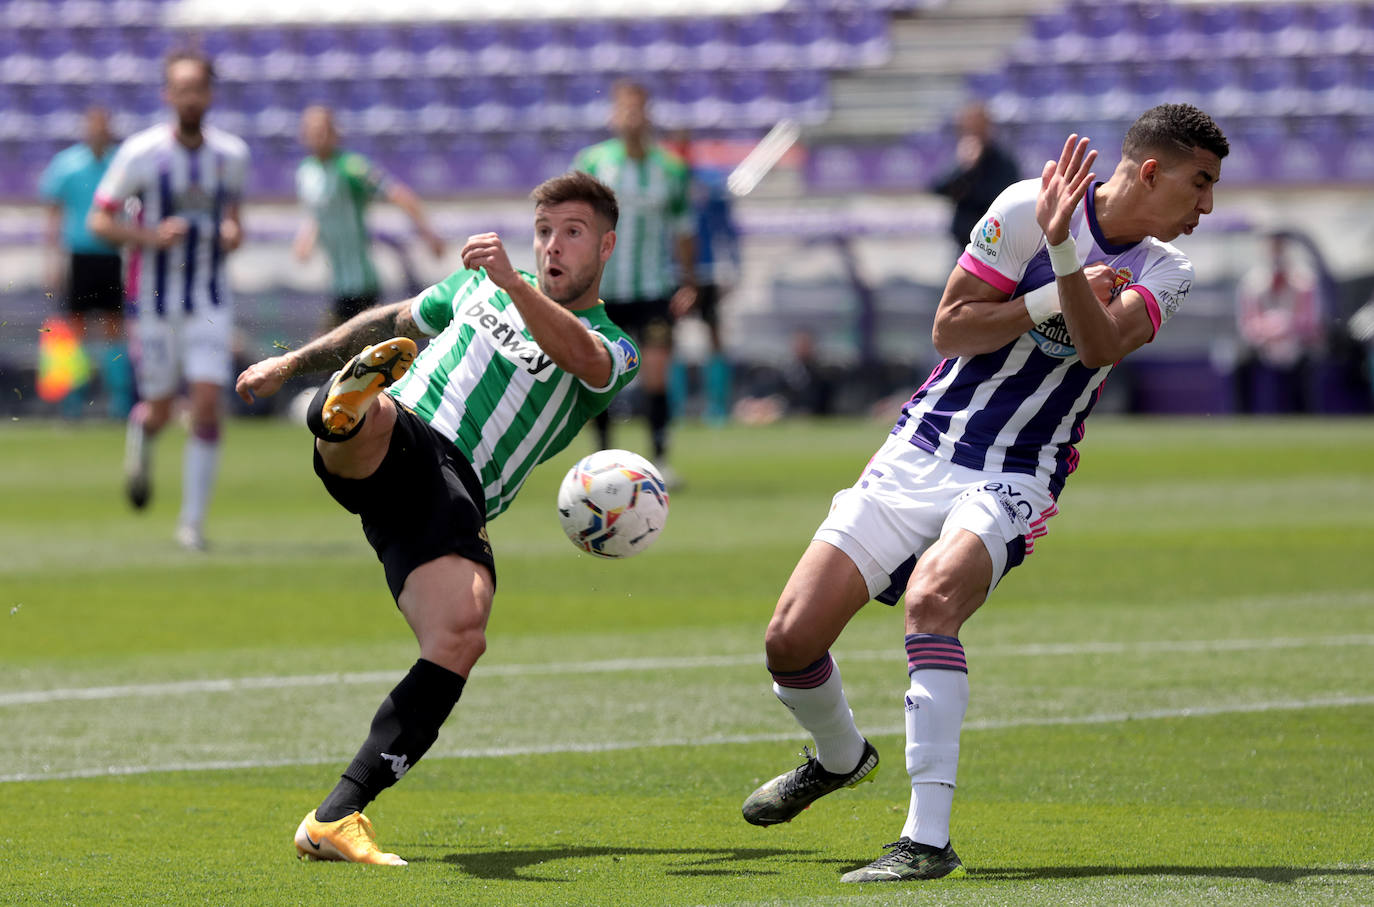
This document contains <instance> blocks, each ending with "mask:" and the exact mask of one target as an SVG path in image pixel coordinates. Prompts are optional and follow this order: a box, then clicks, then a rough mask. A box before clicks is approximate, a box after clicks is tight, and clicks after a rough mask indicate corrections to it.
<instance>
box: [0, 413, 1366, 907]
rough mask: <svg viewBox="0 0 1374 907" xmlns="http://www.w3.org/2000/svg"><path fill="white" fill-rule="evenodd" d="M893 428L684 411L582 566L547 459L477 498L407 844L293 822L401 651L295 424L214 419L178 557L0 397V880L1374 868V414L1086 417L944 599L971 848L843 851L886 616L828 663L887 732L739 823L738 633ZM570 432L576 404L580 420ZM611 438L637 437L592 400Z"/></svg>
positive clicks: (1118, 892)
mask: <svg viewBox="0 0 1374 907" xmlns="http://www.w3.org/2000/svg"><path fill="white" fill-rule="evenodd" d="M886 429H887V426H886V425H884V424H879V423H874V422H860V421H835V422H797V423H788V424H781V425H775V426H770V427H766V428H732V429H727V430H719V431H712V430H709V429H706V428H702V427H692V426H688V427H685V428H683V429H682V430H681V431H680V433H679V435H678V438H677V448H678V451H679V453H678V456H677V458H676V460H675V466H676V467H677V469H678V470H679V471H680V472H681V473H682V474H683V475H684V476H685V477H686V478H687V479H688V480H689V482H690V485H689V487H688V488H687V489H686V490H684V491H682V492H681V493H679V494H677V495H675V496H674V500H673V510H672V514H671V517H670V519H669V522H668V527H667V529H666V531H665V532H664V535H663V537H662V538H661V539H660V540H659V542H658V544H657V546H656V547H655V548H654V549H652V550H651V551H649V552H648V553H646V554H645V555H643V556H641V557H639V558H636V559H633V560H630V561H624V562H604V561H598V560H594V559H592V558H590V557H588V556H586V555H583V554H580V553H579V552H577V551H576V550H575V549H573V548H572V547H571V546H570V545H569V544H568V542H567V541H566V540H565V539H564V538H563V537H562V535H561V533H560V531H559V528H558V523H557V519H556V516H555V512H554V490H555V487H556V484H557V482H558V479H559V478H560V476H561V475H562V473H563V471H564V470H565V469H567V468H568V466H569V465H571V463H572V462H573V460H574V459H576V457H577V455H579V454H580V453H581V451H582V450H583V449H586V448H585V445H582V446H580V447H579V448H576V449H574V450H571V451H565V452H564V453H563V454H562V455H561V456H559V457H557V458H556V459H555V460H554V462H552V463H550V464H547V465H545V466H544V467H541V469H540V470H539V471H537V472H536V474H535V476H534V477H533V478H532V479H531V481H530V483H529V486H528V487H527V488H526V489H525V491H524V492H523V493H522V495H521V497H520V499H519V500H518V501H517V502H516V504H515V506H514V508H513V509H512V510H511V512H509V513H507V514H506V515H505V516H503V517H502V518H500V519H499V520H497V521H496V522H495V523H494V524H493V526H492V537H493V542H494V545H495V547H496V552H497V560H498V568H499V571H500V591H499V593H498V595H497V602H496V608H495V613H494V615H493V618H492V621H491V626H490V632H489V642H490V647H489V651H488V654H487V656H486V658H485V659H484V660H483V661H482V662H481V663H480V664H479V665H478V668H477V670H476V671H475V672H474V674H473V677H472V680H471V682H470V684H469V685H468V688H467V691H466V693H465V694H464V697H463V700H462V702H460V703H459V705H458V708H457V709H456V710H455V712H454V715H453V717H452V718H451V719H450V720H449V722H448V724H447V725H446V726H445V728H444V730H443V733H442V734H441V735H440V738H439V741H438V742H437V743H436V745H435V747H434V749H433V750H431V752H430V754H429V755H428V756H427V757H426V758H425V759H424V760H423V762H422V763H421V764H420V765H419V766H418V767H417V769H416V770H415V771H414V772H412V773H411V774H410V775H408V776H407V777H406V779H405V780H404V782H402V783H401V784H399V785H398V786H396V787H395V788H392V789H391V790H390V791H387V792H386V793H385V794H383V795H382V797H381V799H380V800H378V801H377V802H376V803H375V804H373V806H372V807H371V808H370V809H369V810H368V813H369V815H370V817H371V818H372V820H373V822H374V823H375V825H376V827H377V829H378V835H379V839H380V842H381V843H382V845H383V846H385V847H386V848H387V849H391V850H395V851H396V852H398V853H400V854H402V855H403V856H405V857H407V858H408V859H409V860H410V861H411V863H410V866H408V867H406V868H405V869H401V870H387V869H381V868H374V867H360V866H348V865H341V864H311V863H303V862H298V861H297V860H296V859H295V858H294V850H293V848H292V846H291V835H292V832H293V831H294V830H295V827H296V823H297V822H298V821H299V820H300V817H301V816H302V815H303V814H304V813H305V812H306V811H307V810H309V809H310V808H312V807H313V806H314V805H315V804H316V803H317V802H318V800H319V799H320V797H321V796H322V795H323V793H324V792H325V791H326V790H327V789H328V788H329V787H330V786H331V785H332V783H333V780H334V778H335V777H336V775H337V773H338V771H340V770H341V769H342V767H343V765H344V764H346V762H347V760H348V759H349V758H350V757H351V755H352V753H353V751H354V749H355V748H356V746H357V744H358V743H359V742H360V741H361V739H362V736H363V735H364V734H365V732H366V727H367V724H368V722H369V720H370V719H371V715H372V712H373V710H374V709H375V707H376V704H377V702H378V701H379V700H380V699H381V697H382V696H383V695H384V694H385V693H386V691H387V690H388V689H389V688H390V687H391V685H392V684H393V683H394V682H395V680H396V679H397V678H399V677H400V676H401V674H402V673H403V672H404V671H405V669H406V668H407V667H408V665H409V664H410V663H411V662H412V661H413V659H414V657H415V653H414V643H413V641H412V640H411V638H410V636H409V632H408V631H407V629H406V627H405V625H404V622H403V621H402V620H401V619H400V617H399V616H398V615H397V614H396V613H395V612H394V608H393V606H392V604H391V602H390V600H389V598H388V595H387V592H386V587H385V584H384V583H383V581H382V575H381V569H380V567H379V566H378V565H377V563H376V561H375V558H374V557H373V555H372V553H371V551H370V549H368V548H367V546H366V543H365V542H364V540H363V538H362V535H361V533H360V532H359V531H358V529H357V526H356V523H355V521H354V518H353V517H351V516H350V515H349V514H347V513H345V512H344V511H342V510H341V509H339V508H338V507H337V506H336V505H334V503H333V502H332V501H331V500H329V498H328V496H327V495H326V494H325V492H324V491H323V489H322V488H320V487H319V484H318V482H317V481H316V479H315V477H314V475H313V473H312V472H311V469H310V464H309V458H308V451H309V444H308V439H307V436H306V435H305V433H304V430H303V429H300V428H296V427H294V426H291V425H288V424H286V423H284V422H278V421H262V420H254V421H244V422H236V423H233V424H231V425H230V426H229V428H228V431H227V433H226V446H225V453H224V461H223V468H222V472H221V481H220V486H219V492H218V497H217V500H216V503H215V506H214V510H213V515H212V521H211V524H210V527H209V535H210V539H211V541H212V543H213V544H214V548H213V549H212V551H211V552H210V553H209V554H207V555H201V556H193V555H189V554H186V553H183V552H182V551H181V550H179V549H178V548H176V546H175V545H174V544H173V543H172V541H171V534H172V528H173V521H174V519H175V513H176V506H177V503H178V498H179V494H178V493H177V487H178V481H179V468H180V451H181V443H182V439H183V437H184V435H183V434H182V433H181V432H180V431H179V430H171V431H169V433H168V435H167V437H165V438H164V439H163V440H162V442H161V445H160V448H159V450H158V461H157V486H156V490H155V498H154V501H153V503H152V505H151V507H150V509H149V511H148V512H146V513H142V514H133V513H131V512H129V511H128V510H127V508H126V506H125V504H124V502H123V501H122V499H121V497H120V492H119V482H120V479H119V459H120V446H121V441H122V432H121V430H120V428H119V427H118V426H113V425H94V424H92V425H79V426H62V425H57V424H52V423H30V422H27V421H19V422H9V423H6V424H4V425H3V426H0V552H3V554H0V678H2V679H0V731H2V733H0V904H81V905H88V904H105V903H128V904H154V903H156V904H283V905H285V904H301V903H306V902H317V903H339V904H343V903H350V904H368V903H375V904H436V903H464V904H469V903H470V904H493V905H543V904H588V905H604V904H626V905H638V904H646V905H657V904H799V905H819V904H841V903H843V904H849V903H864V904H868V903H874V904H896V903H902V904H908V903H919V904H955V905H962V904H979V905H985V904H1006V905H1040V904H1055V905H1058V904H1208V905H1216V904H1264V905H1270V904H1323V905H1325V904H1351V905H1355V904H1366V905H1367V904H1371V903H1374V830H1371V829H1374V825H1372V824H1371V816H1374V783H1371V782H1374V424H1371V423H1370V422H1368V421H1356V420H1349V421H1318V420H1293V421H1284V420H1270V421H1243V420H1242V421H1221V422H1218V421H1202V420H1197V421H1157V420H1139V421H1112V420H1108V419H1100V420H1098V421H1097V422H1096V424H1093V425H1090V427H1089V431H1088V437H1087V440H1086V441H1085V443H1084V445H1083V465H1082V467H1081V468H1080V470H1079V472H1078V474H1077V475H1075V476H1074V477H1073V479H1072V480H1071V481H1070V483H1069V486H1068V488H1067V490H1066V492H1065V494H1064V495H1063V497H1062V499H1061V502H1060V503H1061V507H1062V511H1063V512H1062V513H1061V514H1060V515H1059V516H1057V517H1055V518H1054V519H1053V520H1052V521H1051V522H1050V532H1049V535H1048V536H1047V537H1046V538H1045V539H1043V540H1041V542H1040V543H1039V544H1038V545H1037V550H1036V553H1035V554H1034V555H1033V556H1032V558H1031V559H1030V561H1029V562H1028V563H1027V564H1026V565H1025V566H1023V567H1022V568H1020V569H1018V570H1016V571H1014V572H1013V573H1012V574H1011V575H1010V576H1009V577H1008V578H1007V579H1006V580H1005V581H1004V582H1003V584H1002V586H1001V587H1000V588H999V589H998V591H997V593H996V594H995V596H994V597H993V599H992V600H991V601H990V602H989V603H988V604H987V605H986V606H985V607H984V608H983V610H982V611H981V612H980V613H979V614H978V615H977V616H976V617H975V618H974V619H973V620H972V621H971V622H970V623H969V624H968V626H967V627H965V630H964V633H963V640H964V643H965V646H966V648H967V651H968V657H969V664H970V671H971V674H970V680H971V684H972V692H973V699H972V703H971V705H970V707H969V712H968V720H967V724H966V726H965V730H964V734H963V761H962V764H961V766H960V777H959V780H960V791H959V796H958V797H957V799H956V801H955V814H954V826H953V830H954V843H955V846H956V847H957V848H958V851H959V854H960V855H961V857H962V858H963V859H964V862H965V864H966V865H967V866H968V868H969V875H968V877H967V878H966V879H963V880H958V881H951V882H941V883H932V884H926V885H916V886H912V885H906V886H887V885H881V884H879V885H872V886H842V885H840V884H839V883H838V878H839V876H840V874H841V873H843V872H845V871H847V870H849V869H851V868H854V867H856V866H858V865H861V864H863V863H866V862H868V861H869V860H871V859H872V858H874V857H876V856H877V855H878V854H879V853H880V852H881V851H882V848H883V845H884V844H885V843H886V842H888V841H891V840H893V839H894V838H896V837H897V835H898V833H899V831H900V828H901V824H902V819H903V817H904V815H905V809H906V790H907V779H906V773H905V768H904V765H903V752H902V751H903V741H902V736H901V720H902V719H901V706H900V703H901V696H902V692H903V690H904V688H905V684H906V675H905V670H904V668H905V663H904V657H903V651H902V625H901V618H900V614H899V613H898V612H897V611H895V610H893V609H889V608H885V607H883V606H881V605H877V604H873V605H870V606H869V607H868V608H866V609H865V610H864V611H863V612H861V613H860V614H859V616H858V617H857V618H856V619H855V621H854V622H853V624H852V625H851V626H850V628H849V630H848V631H847V633H846V634H845V636H844V637H843V638H842V639H841V641H840V643H839V645H838V646H837V647H836V650H835V652H836V658H837V660H838V661H839V663H840V666H841V668H842V670H843V672H844V677H845V680H846V686H847V688H848V690H849V694H850V698H851V703H852V705H853V707H854V710H855V714H856V716H857V719H858V722H859V725H860V727H861V729H863V730H864V731H865V732H866V733H867V734H869V735H870V736H871V738H872V739H873V740H874V742H875V744H876V745H877V746H878V749H879V752H880V753H881V755H882V759H883V763H882V766H881V768H880V771H879V772H878V775H877V780H876V781H875V783H873V784H864V785H860V786H859V787H858V788H856V789H854V790H852V791H844V792H841V793H838V794H836V795H834V796H832V797H829V798H827V799H826V800H823V801H821V802H820V803H818V804H817V805H816V806H815V807H813V808H812V809H811V810H809V811H808V812H806V813H804V814H803V815H802V816H801V817H799V818H798V819H797V820H796V821H795V822H793V823H791V824H789V825H784V826H781V827H776V828H770V829H759V828H754V827H752V826H748V825H746V824H745V823H744V822H743V821H742V820H741V819H740V817H739V805H740V802H741V801H742V799H743V798H744V796H745V795H747V794H748V793H749V791H750V790H752V789H753V788H754V786H755V785H756V784H758V783H759V782H761V781H762V780H764V779H766V778H768V777H770V776H772V775H773V774H775V773H777V772H779V771H782V770H785V769H787V768H790V767H792V766H793V765H795V764H796V762H797V761H798V757H797V753H798V751H799V750H800V748H801V745H802V743H803V742H805V741H804V738H803V736H802V735H801V733H800V732H799V731H798V729H797V728H796V726H795V725H794V724H793V723H792V721H791V719H790V718H789V716H788V715H787V713H786V711H785V710H784V709H782V708H781V707H780V706H779V705H778V704H777V702H776V701H775V700H774V699H773V697H772V694H771V692H770V690H769V684H768V677H767V674H766V673H765V671H764V669H763V666H762V633H763V628H764V625H765V623H766V621H767V619H768V615H769V614H770V612H771V610H772V606H773V603H774V601H775V599H776V596H777V594H778V592H779V590H780V589H781V588H782V584H783V582H784V580H785V579H786V577H787V575H788V573H789V571H790V569H791V567H792V564H793V563H794V562H795V559H796V557H797V555H798V554H799V553H800V551H801V550H802V548H803V547H804V546H805V544H806V542H807V540H808V539H809V538H810V534H811V532H812V530H813V529H814V528H815V526H816V524H817V523H818V522H819V521H820V520H821V518H822V517H823V516H824V513H825V511H826V508H827V506H828V503H829V499H830V495H831V494H832V493H833V492H834V491H835V490H836V489H838V488H840V487H843V486H844V485H847V484H849V482H851V481H852V480H853V478H854V476H855V475H856V474H857V473H858V471H859V469H860V468H861V467H862V465H863V463H864V462H865V460H866V459H867V457H868V456H869V455H870V454H871V453H872V451H873V450H874V449H875V448H876V447H877V446H878V444H879V443H880V441H881V440H882V438H883V435H884V433H885V431H886ZM584 440H585V436H584ZM617 440H618V441H619V442H620V443H622V444H624V445H625V446H630V447H636V446H642V436H641V435H640V434H639V433H638V431H637V430H636V429H632V428H629V427H626V428H623V429H622V437H619V438H618V439H617Z"/></svg>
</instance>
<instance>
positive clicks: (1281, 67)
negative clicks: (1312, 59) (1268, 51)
mask: <svg viewBox="0 0 1374 907" xmlns="http://www.w3.org/2000/svg"><path fill="white" fill-rule="evenodd" d="M1244 79H1245V82H1244V84H1245V90H1246V91H1247V92H1248V93H1249V95H1250V97H1249V101H1248V104H1249V107H1250V111H1251V112H1252V113H1256V114H1261V115H1265V116H1285V115H1287V114H1291V113H1298V112H1299V109H1300V107H1301V104H1302V95H1301V94H1300V93H1299V92H1298V91H1297V90H1296V86H1297V82H1298V78H1297V71H1296V69H1295V68H1294V66H1293V63H1292V61H1291V60H1287V59H1284V58H1282V57H1266V58H1259V59H1254V60H1250V61H1248V62H1247V64H1246V66H1245V75H1244Z"/></svg>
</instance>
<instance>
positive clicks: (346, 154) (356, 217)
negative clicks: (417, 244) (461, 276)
mask: <svg viewBox="0 0 1374 907" xmlns="http://www.w3.org/2000/svg"><path fill="white" fill-rule="evenodd" d="M301 144H303V145H304V146H305V148H306V150H307V151H309V152H310V154H309V155H307V156H306V158H305V159H304V160H302V161H301V162H300V165H299V166H298V167H297V168H296V195H297V197H298V198H300V201H301V204H302V205H304V206H305V209H306V211H307V212H308V213H309V215H310V216H309V217H308V218H306V220H305V221H304V222H303V223H302V224H301V228H300V230H299V231H297V233H296V240H295V242H294V243H293V245H292V251H293V252H294V254H295V256H296V258H297V259H299V260H301V261H304V260H305V259H306V258H308V257H309V256H310V253H311V252H312V251H313V250H314V248H315V246H316V245H319V246H320V247H322V248H323V249H324V252H325V255H326V256H328V258H329V270H330V274H331V275H332V282H333V289H334V312H333V316H334V317H333V321H332V322H331V325H330V326H331V327H332V326H333V325H337V324H342V323H343V322H345V321H347V320H348V319H350V318H352V317H353V316H354V315H356V314H358V313H359V312H361V311H362V310H363V309H368V308H371V307H372V306H374V305H376V304H377V302H378V300H379V299H380V298H381V286H380V284H379V283H378V280H377V268H376V266H374V265H373V263H372V254H371V252H370V251H369V246H370V245H371V242H372V237H371V236H370V235H369V233H368V230H367V206H368V205H369V204H370V203H371V202H372V200H373V199H374V198H377V197H378V196H381V197H383V198H385V199H386V200H387V201H389V202H391V203H392V204H393V205H395V206H396V207H398V208H400V209H401V210H402V211H404V212H405V213H406V215H407V216H409V217H410V220H411V223H413V224H414V225H415V232H416V233H418V234H419V235H420V238H421V239H422V240H424V242H425V245H426V246H428V247H429V251H430V252H431V253H432V254H433V255H434V257H435V258H438V257H439V256H441V255H443V254H444V240H443V239H442V238H441V237H440V236H439V234H437V233H435V232H434V230H433V228H431V227H430V225H429V219H428V218H427V217H426V216H425V210H424V208H423V206H421V204H420V199H419V197H418V196H416V194H415V193H414V192H413V191H411V189H410V187H409V186H407V185H405V184H404V183H402V182H401V181H400V180H398V179H396V178H395V177H393V176H391V175H390V174H388V173H387V172H386V171H385V170H383V169H382V168H380V167H378V166H377V165H376V164H375V163H374V162H373V161H371V160H369V159H368V158H366V157H364V156H363V155H361V154H358V153H357V152H355V151H346V150H344V149H341V148H340V147H339V131H338V129H337V128H336V127H335V125H334V113H333V111H331V110H330V109H329V108H328V107H324V106H322V105H318V104H316V105H312V106H310V107H307V108H306V109H305V112H304V113H302V114H301Z"/></svg>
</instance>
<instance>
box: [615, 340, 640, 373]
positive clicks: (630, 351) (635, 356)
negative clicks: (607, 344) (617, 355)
mask: <svg viewBox="0 0 1374 907" xmlns="http://www.w3.org/2000/svg"><path fill="white" fill-rule="evenodd" d="M615 345H616V346H617V347H619V349H620V352H621V353H623V354H624V355H625V371H626V372H632V371H634V370H635V369H637V368H639V350H637V349H635V345H634V344H633V343H631V342H630V341H629V339H628V338H625V337H621V338H620V339H619V340H617V341H616V342H615Z"/></svg>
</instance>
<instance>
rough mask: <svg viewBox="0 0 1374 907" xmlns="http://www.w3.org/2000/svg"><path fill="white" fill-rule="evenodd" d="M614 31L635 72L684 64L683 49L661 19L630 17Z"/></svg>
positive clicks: (660, 69)
mask: <svg viewBox="0 0 1374 907" xmlns="http://www.w3.org/2000/svg"><path fill="white" fill-rule="evenodd" d="M614 34H615V41H616V43H617V44H618V45H619V46H620V48H621V50H622V52H623V54H624V59H625V60H627V61H629V62H630V63H631V64H632V65H633V67H634V68H635V69H636V70H638V71H641V72H643V71H648V72H662V71H664V70H668V69H673V68H675V67H677V66H679V65H681V64H682V63H683V52H682V48H681V47H680V46H679V45H678V43H677V42H676V41H675V40H674V38H673V34H672V32H671V31H670V30H669V28H668V26H667V25H666V24H665V23H664V20H662V19H659V18H653V17H649V18H644V19H630V20H627V21H626V22H623V23H621V24H620V25H619V26H618V27H617V28H616V30H615V33H614Z"/></svg>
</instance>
